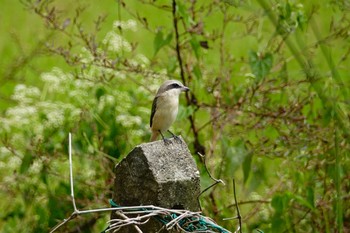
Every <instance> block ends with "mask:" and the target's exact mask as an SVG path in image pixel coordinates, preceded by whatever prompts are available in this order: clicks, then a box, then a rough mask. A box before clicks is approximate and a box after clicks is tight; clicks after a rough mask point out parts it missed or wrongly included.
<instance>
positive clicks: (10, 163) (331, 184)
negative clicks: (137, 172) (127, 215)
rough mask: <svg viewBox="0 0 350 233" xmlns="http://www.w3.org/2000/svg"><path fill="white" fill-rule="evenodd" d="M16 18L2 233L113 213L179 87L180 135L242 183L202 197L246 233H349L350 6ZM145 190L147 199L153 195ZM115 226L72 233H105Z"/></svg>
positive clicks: (7, 36) (181, 8)
mask: <svg viewBox="0 0 350 233" xmlns="http://www.w3.org/2000/svg"><path fill="white" fill-rule="evenodd" d="M1 3H2V4H1V5H2V7H3V13H2V14H1V16H0V22H1V24H2V26H1V27H0V31H1V35H2V37H1V39H0V49H1V60H2V61H1V63H0V73H1V76H0V77H1V79H0V110H1V115H0V158H1V160H0V180H1V182H0V187H1V189H0V190H1V192H0V199H1V200H2V201H1V202H0V209H2V211H1V213H0V231H1V232H47V231H48V230H49V229H51V228H52V227H53V226H54V225H56V224H57V223H58V222H59V221H61V220H62V219H64V218H65V217H67V216H68V215H69V214H70V213H71V212H72V205H71V201H70V196H69V193H70V190H69V182H68V157H67V138H68V132H72V133H73V140H74V148H73V149H74V161H73V162H74V173H75V180H76V181H75V189H76V199H77V205H78V208H81V209H87V208H97V207H104V206H108V199H109V198H110V197H111V186H112V182H113V167H114V164H115V163H116V162H118V161H120V160H121V159H122V158H123V156H125V155H126V154H127V153H128V152H129V151H130V150H131V149H132V148H133V147H134V146H135V145H137V144H139V143H142V142H147V141H148V139H149V136H150V131H149V126H148V125H149V122H148V120H149V115H150V109H151V103H152V98H153V95H154V93H155V91H156V89H157V88H158V86H159V84H160V83H162V82H163V81H164V80H166V79H178V80H181V81H182V82H183V83H185V84H186V85H187V86H189V87H190V88H191V92H190V93H188V94H187V95H186V96H185V97H184V96H182V97H181V108H180V112H179V116H178V120H177V122H176V123H175V124H174V126H173V131H175V132H176V133H178V134H181V135H182V136H183V137H184V138H185V141H186V142H187V143H188V145H189V147H190V149H191V151H192V153H193V156H194V157H195V158H196V160H197V164H198V167H199V168H200V170H201V174H202V177H201V178H202V188H203V189H204V188H205V187H207V186H209V185H210V184H211V183H212V181H211V180H210V178H209V177H208V176H207V175H206V173H205V169H204V167H203V164H202V162H201V161H200V159H199V158H198V156H197V152H201V153H205V154H206V158H207V162H208V168H209V169H210V171H211V172H212V173H213V175H214V176H215V177H217V178H220V179H222V180H224V181H225V183H226V185H225V186H223V185H217V186H215V187H214V188H212V189H210V190H209V191H207V192H205V193H204V194H203V196H202V197H201V204H202V208H203V211H204V214H205V215H207V216H210V217H212V218H213V219H214V220H215V221H217V222H218V223H219V224H220V225H222V226H224V227H226V228H227V229H229V230H231V231H234V230H235V229H236V228H237V222H236V221H235V220H230V221H223V220H222V219H223V218H225V217H232V216H235V215H236V212H235V208H234V205H233V203H234V202H233V193H232V179H233V178H235V180H236V185H237V198H238V200H239V204H240V208H241V212H242V213H241V214H242V217H243V219H242V221H243V231H244V232H257V230H256V229H260V230H262V231H264V232H349V231H350V225H349V223H350V201H349V199H350V195H349V193H350V181H349V180H350V172H349V168H350V163H349V161H350V157H349V140H350V138H349V129H350V128H349V118H350V115H349V110H350V109H349V107H350V105H349V104H350V102H349V100H350V99H349V97H350V96H349V87H350V76H349V64H350V62H349V60H350V59H349V54H350V43H349V42H350V39H349V35H350V14H349V10H350V3H349V1H347V0H341V1H332V0H318V1H306V2H304V1H297V0H295V1H293V0H290V1H273V0H271V1H267V0H257V1H241V0H215V1H199V0H198V1H196V0H193V1H175V0H173V1H165V0H158V1H148V0H128V1H112V0H107V1H88V0H86V1H66V0H61V1H55V0H52V1H34V0H22V1H10V0H1ZM140 191H141V190H140ZM108 218H109V215H108V214H101V215H93V214H91V215H86V216H83V217H79V218H78V219H76V220H74V221H72V222H70V224H67V225H66V226H65V229H63V231H64V232H80V231H82V232H100V231H102V230H103V229H104V228H105V227H106V221H107V220H108Z"/></svg>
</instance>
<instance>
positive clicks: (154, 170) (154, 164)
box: [111, 137, 200, 233]
mask: <svg viewBox="0 0 350 233" xmlns="http://www.w3.org/2000/svg"><path fill="white" fill-rule="evenodd" d="M180 139H181V141H182V142H181V143H180V142H179V140H175V139H170V142H171V143H170V144H168V145H166V144H165V143H164V142H163V141H162V140H160V141H155V142H150V143H144V144H141V145H139V146H137V147H135V148H134V149H133V150H132V151H131V152H130V153H129V154H128V155H127V156H126V157H125V158H124V159H123V160H122V161H121V162H120V163H119V164H117V165H116V168H115V175H116V177H115V183H114V193H113V201H114V202H115V203H117V204H119V205H120V206H139V205H155V206H161V207H165V208H171V209H187V210H191V211H199V210H200V205H199V202H198V199H197V197H198V195H199V193H200V176H199V171H198V169H197V166H196V163H195V161H194V159H193V158H192V155H191V153H190V151H189V149H188V147H187V145H186V143H185V142H184V141H183V140H182V138H181V137H180ZM111 218H116V216H115V215H114V214H112V216H111ZM160 227H161V225H160V223H159V222H158V221H157V220H154V219H152V221H150V222H149V223H148V224H146V225H145V226H140V228H141V229H142V231H143V232H156V231H157V230H159V228H160ZM122 232H126V233H127V232H135V230H134V229H133V228H127V229H125V230H124V229H123V231H122ZM162 232H166V231H162Z"/></svg>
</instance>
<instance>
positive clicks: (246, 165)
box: [243, 153, 253, 183]
mask: <svg viewBox="0 0 350 233" xmlns="http://www.w3.org/2000/svg"><path fill="white" fill-rule="evenodd" d="M252 158H253V153H248V154H247V156H246V157H245V158H244V161H243V178H244V179H243V180H244V183H246V182H247V180H248V177H249V174H250V170H251V167H252Z"/></svg>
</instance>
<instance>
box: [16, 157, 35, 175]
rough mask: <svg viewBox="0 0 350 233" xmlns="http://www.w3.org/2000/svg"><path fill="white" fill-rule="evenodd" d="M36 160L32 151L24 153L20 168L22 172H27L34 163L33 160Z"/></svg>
mask: <svg viewBox="0 0 350 233" xmlns="http://www.w3.org/2000/svg"><path fill="white" fill-rule="evenodd" d="M33 161H34V157H33V156H32V154H31V153H30V152H26V153H25V154H24V157H23V159H22V163H21V167H20V169H19V171H20V173H22V174H23V173H25V172H27V171H28V169H29V167H30V166H31V165H32V162H33Z"/></svg>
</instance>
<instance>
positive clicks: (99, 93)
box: [95, 87, 106, 100]
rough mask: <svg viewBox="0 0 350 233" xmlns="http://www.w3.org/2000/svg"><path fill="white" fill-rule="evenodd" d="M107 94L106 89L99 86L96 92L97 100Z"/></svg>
mask: <svg viewBox="0 0 350 233" xmlns="http://www.w3.org/2000/svg"><path fill="white" fill-rule="evenodd" d="M105 94H106V90H105V89H104V88H103V87H99V88H97V90H96V92H95V96H96V99H97V100H100V98H101V96H103V95H105Z"/></svg>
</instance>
